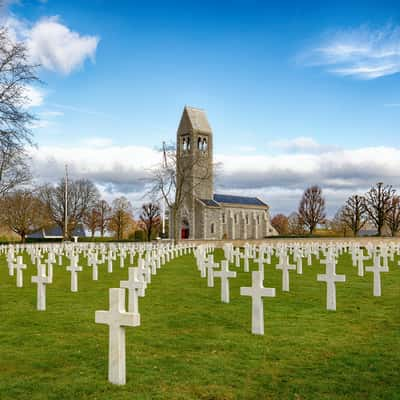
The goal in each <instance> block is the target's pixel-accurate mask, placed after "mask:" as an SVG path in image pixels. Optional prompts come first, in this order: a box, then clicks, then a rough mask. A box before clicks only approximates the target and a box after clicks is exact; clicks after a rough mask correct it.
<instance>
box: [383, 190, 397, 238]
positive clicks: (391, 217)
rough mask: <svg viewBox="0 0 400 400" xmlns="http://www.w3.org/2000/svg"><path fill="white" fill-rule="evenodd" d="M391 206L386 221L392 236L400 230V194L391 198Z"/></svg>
mask: <svg viewBox="0 0 400 400" xmlns="http://www.w3.org/2000/svg"><path fill="white" fill-rule="evenodd" d="M390 203H391V207H390V210H389V211H388V213H387V216H386V222H387V225H388V228H389V229H390V233H391V234H392V236H396V233H397V232H398V231H399V230H400V196H393V197H392V198H391V199H390Z"/></svg>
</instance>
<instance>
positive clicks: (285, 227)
mask: <svg viewBox="0 0 400 400" xmlns="http://www.w3.org/2000/svg"><path fill="white" fill-rule="evenodd" d="M271 224H272V226H273V227H274V228H275V229H276V230H277V231H278V233H279V234H280V235H286V234H287V233H288V232H289V221H288V217H287V216H286V215H283V214H276V215H275V216H274V217H273V218H272V219H271Z"/></svg>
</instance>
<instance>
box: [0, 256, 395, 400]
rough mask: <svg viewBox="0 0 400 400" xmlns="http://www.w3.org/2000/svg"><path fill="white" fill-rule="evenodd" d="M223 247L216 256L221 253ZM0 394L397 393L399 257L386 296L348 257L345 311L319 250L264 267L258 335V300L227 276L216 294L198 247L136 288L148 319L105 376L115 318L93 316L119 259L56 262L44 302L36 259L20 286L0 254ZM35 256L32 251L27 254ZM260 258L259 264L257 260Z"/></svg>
mask: <svg viewBox="0 0 400 400" xmlns="http://www.w3.org/2000/svg"><path fill="white" fill-rule="evenodd" d="M221 255H222V253H221V252H218V253H217V256H216V259H217V260H218V259H219V258H220V257H221ZM0 260H1V261H0V399H1V400H5V399H13V400H15V399H18V400H22V399H30V400H31V399H74V400H76V399H297V400H299V399H319V400H322V399H349V400H350V399H352V400H353V399H390V400H393V399H400V268H399V267H397V266H394V265H392V264H390V272H389V273H384V274H382V297H380V298H374V297H373V296H372V274H371V273H367V274H366V276H365V277H364V278H359V277H358V276H357V268H354V267H352V266H351V262H350V257H349V256H348V255H343V256H342V257H341V258H340V261H339V264H338V267H337V273H341V274H342V273H344V274H346V277H347V282H346V283H338V284H337V286H336V287H337V311H336V312H332V311H331V312H328V311H326V309H325V290H326V289H325V284H324V283H321V282H317V281H316V275H317V273H322V272H324V266H320V264H319V263H318V261H315V262H314V265H313V266H312V267H308V266H306V265H305V266H304V274H303V275H296V273H295V272H294V271H291V273H290V278H291V279H290V289H291V291H290V293H282V291H281V271H277V270H275V267H274V263H273V266H266V268H265V282H264V285H265V286H266V287H276V289H277V290H276V292H277V296H276V297H275V298H265V299H264V310H265V335H264V336H254V335H252V334H251V326H250V321H251V299H250V298H249V297H241V296H240V295H239V288H240V287H241V286H249V285H250V280H251V275H250V274H248V273H243V272H240V271H242V269H240V270H238V269H237V268H235V267H233V266H231V269H233V270H237V271H239V273H238V278H237V279H234V280H231V292H230V293H231V303H230V304H222V303H221V302H220V286H219V280H218V279H216V287H215V288H212V289H211V288H207V282H206V279H201V278H200V275H199V273H198V271H197V268H196V266H195V261H194V258H193V256H191V255H188V256H183V257H180V258H178V259H176V260H174V261H172V262H170V263H168V264H166V265H165V266H164V267H163V268H162V269H161V270H159V271H158V274H157V276H155V277H153V281H152V284H151V285H150V286H149V287H148V289H147V292H146V296H145V297H144V298H140V305H139V307H140V313H141V321H142V326H140V327H137V328H127V330H126V340H127V343H126V356H127V367H126V371H127V384H126V385H125V386H122V387H118V386H114V385H111V384H109V383H108V382H107V351H108V327H107V326H106V325H98V324H95V323H94V314H95V311H96V310H104V309H108V288H110V287H119V281H120V280H122V279H127V269H126V268H125V269H120V268H119V262H117V263H116V266H114V272H113V273H112V274H108V273H107V271H106V270H107V267H106V266H101V267H99V281H98V282H93V281H92V280H91V269H90V268H84V271H83V272H81V273H80V274H79V292H78V293H71V292H70V289H69V285H70V275H69V273H67V272H66V271H65V268H61V267H55V269H54V283H53V284H52V285H50V286H48V287H47V311H45V312H39V311H36V285H33V284H31V283H30V277H31V275H35V274H36V268H34V267H32V266H31V265H29V268H28V271H24V283H25V287H24V288H16V287H15V277H9V276H8V269H7V267H6V263H5V257H4V256H1V259H0ZM26 261H27V260H26ZM252 267H253V269H255V268H256V266H255V265H253V266H252Z"/></svg>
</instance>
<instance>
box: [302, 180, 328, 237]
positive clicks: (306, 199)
mask: <svg viewBox="0 0 400 400" xmlns="http://www.w3.org/2000/svg"><path fill="white" fill-rule="evenodd" d="M298 213H299V215H300V218H301V219H302V221H304V224H305V226H307V228H308V230H309V231H310V234H311V235H312V234H313V232H314V230H315V228H316V226H317V225H318V224H322V223H324V221H325V217H326V214H325V199H324V198H323V197H322V190H321V188H320V187H319V186H311V187H309V188H307V189H306V190H305V191H304V194H303V197H302V199H301V201H300V205H299V210H298Z"/></svg>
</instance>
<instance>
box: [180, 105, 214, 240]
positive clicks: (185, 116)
mask: <svg viewBox="0 0 400 400" xmlns="http://www.w3.org/2000/svg"><path fill="white" fill-rule="evenodd" d="M212 149H213V141H212V131H211V127H210V124H209V123H208V120H207V116H206V113H205V112H204V111H203V110H200V109H198V108H193V107H188V106H185V108H184V110H183V113H182V117H181V121H180V123H179V127H178V131H177V139H176V180H177V182H176V186H177V191H178V190H180V191H181V196H182V198H183V207H181V212H180V214H181V216H180V219H181V221H182V224H183V228H181V229H187V230H188V232H187V234H188V237H190V238H191V237H194V236H193V233H194V232H195V230H194V228H195V207H196V198H197V199H212V198H213V194H214V184H213V178H214V177H213V151H212Z"/></svg>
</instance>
